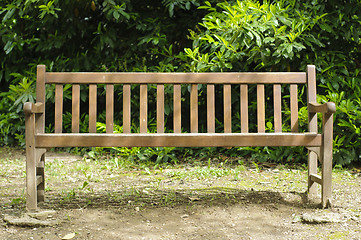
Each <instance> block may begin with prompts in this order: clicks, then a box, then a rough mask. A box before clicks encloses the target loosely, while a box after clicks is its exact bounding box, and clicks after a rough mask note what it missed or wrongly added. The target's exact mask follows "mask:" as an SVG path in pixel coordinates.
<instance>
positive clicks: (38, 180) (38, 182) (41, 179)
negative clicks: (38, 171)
mask: <svg viewBox="0 0 361 240" xmlns="http://www.w3.org/2000/svg"><path fill="white" fill-rule="evenodd" d="M42 182H43V177H42V176H36V185H39V184H40V183H42Z"/></svg>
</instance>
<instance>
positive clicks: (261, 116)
mask: <svg viewBox="0 0 361 240" xmlns="http://www.w3.org/2000/svg"><path fill="white" fill-rule="evenodd" d="M265 125H266V123H265V99H264V85H263V84H258V85H257V128H258V132H259V133H264V132H265Z"/></svg>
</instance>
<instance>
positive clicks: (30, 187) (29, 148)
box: [25, 114, 37, 211]
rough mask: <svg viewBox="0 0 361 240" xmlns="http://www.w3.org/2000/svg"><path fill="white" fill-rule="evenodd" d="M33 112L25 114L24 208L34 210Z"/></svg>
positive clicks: (34, 151) (35, 197) (34, 154)
mask: <svg viewBox="0 0 361 240" xmlns="http://www.w3.org/2000/svg"><path fill="white" fill-rule="evenodd" d="M34 133H35V114H25V140H26V209H27V210H28V211H35V210H36V208H37V192H36V190H37V188H36V148H35V147H36V146H35V144H36V140H35V134H34Z"/></svg>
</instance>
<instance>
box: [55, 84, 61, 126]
mask: <svg viewBox="0 0 361 240" xmlns="http://www.w3.org/2000/svg"><path fill="white" fill-rule="evenodd" d="M54 127H55V133H61V132H62V131H63V130H62V129H63V85H61V84H56V85H55V126H54Z"/></svg>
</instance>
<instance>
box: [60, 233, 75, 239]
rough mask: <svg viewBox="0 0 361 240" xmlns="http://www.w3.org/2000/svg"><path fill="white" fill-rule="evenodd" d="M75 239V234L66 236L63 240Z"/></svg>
mask: <svg viewBox="0 0 361 240" xmlns="http://www.w3.org/2000/svg"><path fill="white" fill-rule="evenodd" d="M73 237H75V233H69V234H67V235H65V236H64V237H63V238H62V240H67V239H72V238H73Z"/></svg>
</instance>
